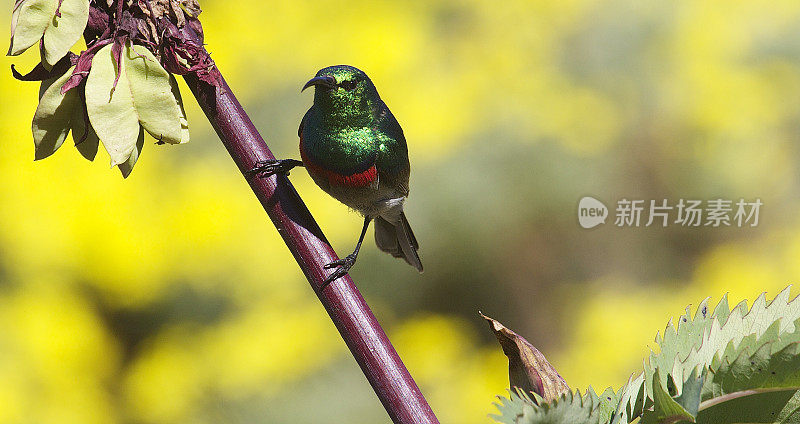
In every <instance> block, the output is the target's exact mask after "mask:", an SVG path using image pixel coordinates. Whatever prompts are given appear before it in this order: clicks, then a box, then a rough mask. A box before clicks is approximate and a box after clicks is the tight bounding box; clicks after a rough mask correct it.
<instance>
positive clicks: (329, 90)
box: [303, 65, 381, 125]
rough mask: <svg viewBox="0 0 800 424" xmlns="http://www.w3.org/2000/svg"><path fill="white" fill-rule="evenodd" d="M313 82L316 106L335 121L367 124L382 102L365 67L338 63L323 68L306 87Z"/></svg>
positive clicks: (343, 123)
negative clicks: (359, 67) (365, 71)
mask: <svg viewBox="0 0 800 424" xmlns="http://www.w3.org/2000/svg"><path fill="white" fill-rule="evenodd" d="M312 85H313V86H314V106H316V107H318V108H320V109H321V112H323V116H325V117H326V118H328V119H330V120H332V122H333V123H339V124H342V125H356V124H365V123H366V122H368V121H369V120H370V119H371V118H372V117H373V114H375V113H376V112H377V109H378V107H379V106H380V104H381V98H380V96H379V95H378V90H376V89H375V85H374V84H372V81H371V80H370V79H369V77H368V76H367V74H365V73H364V71H362V70H360V69H358V68H355V67H352V66H348V65H336V66H329V67H327V68H322V69H320V70H319V72H317V75H316V76H315V77H314V78H312V79H311V80H309V81H308V82H307V83H306V85H305V86H303V90H305V89H306V88H308V87H311V86H312Z"/></svg>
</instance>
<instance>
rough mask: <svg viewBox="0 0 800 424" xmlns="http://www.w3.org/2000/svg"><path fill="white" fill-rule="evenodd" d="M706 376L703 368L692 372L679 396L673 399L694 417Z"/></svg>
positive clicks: (698, 406)
mask: <svg viewBox="0 0 800 424" xmlns="http://www.w3.org/2000/svg"><path fill="white" fill-rule="evenodd" d="M706 376H707V373H706V370H705V368H704V369H703V370H702V371H700V369H699V368H695V369H694V370H692V373H691V374H689V377H688V378H687V379H686V381H684V382H683V387H682V390H681V395H680V396H678V397H676V398H675V402H678V404H680V405H681V406H682V407H683V408H684V409H685V410H686V411H687V412H689V414H691V415H692V416H695V417H696V416H697V411H698V410H699V409H700V396H701V393H702V391H703V383H704V382H705V381H706Z"/></svg>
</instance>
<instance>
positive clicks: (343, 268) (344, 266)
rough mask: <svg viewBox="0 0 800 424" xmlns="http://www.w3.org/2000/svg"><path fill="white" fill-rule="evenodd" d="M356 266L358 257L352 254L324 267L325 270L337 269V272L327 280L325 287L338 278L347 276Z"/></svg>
mask: <svg viewBox="0 0 800 424" xmlns="http://www.w3.org/2000/svg"><path fill="white" fill-rule="evenodd" d="M355 264H356V255H354V254H352V253H351V254H349V255H347V256H345V257H344V258H342V259H339V260H336V261H333V262H331V263H329V264H327V265H325V266H324V268H325V269H331V268H336V271H333V272H332V273H331V275H329V276H328V278H326V279H325V282H324V283H323V287H325V286H327V285H328V284H330V283H331V282H333V281H334V280H336V279H337V278H339V277H341V276H343V275H345V274H347V273H348V272H349V271H350V268H352V267H353V265H355Z"/></svg>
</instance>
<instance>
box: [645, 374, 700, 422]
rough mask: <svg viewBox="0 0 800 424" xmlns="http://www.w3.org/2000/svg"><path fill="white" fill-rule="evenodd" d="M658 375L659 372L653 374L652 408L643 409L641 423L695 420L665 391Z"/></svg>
mask: <svg viewBox="0 0 800 424" xmlns="http://www.w3.org/2000/svg"><path fill="white" fill-rule="evenodd" d="M658 375H659V372H656V373H655V374H654V375H653V408H652V409H650V410H645V411H644V414H643V415H642V420H641V423H642V424H657V423H680V422H695V421H694V418H695V417H694V416H693V415H692V414H691V413H689V411H687V410H686V408H684V407H683V406H681V404H679V403H678V402H677V401H676V400H675V399H673V398H672V396H670V395H669V393H667V391H666V390H665V389H664V386H662V385H661V381H660V379H659V376H658Z"/></svg>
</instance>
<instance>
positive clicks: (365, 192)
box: [247, 65, 422, 284]
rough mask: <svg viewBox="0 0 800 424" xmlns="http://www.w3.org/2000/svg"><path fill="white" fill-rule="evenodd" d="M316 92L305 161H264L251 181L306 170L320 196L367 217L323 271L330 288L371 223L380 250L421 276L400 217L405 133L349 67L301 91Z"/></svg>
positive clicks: (305, 128)
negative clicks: (351, 243) (351, 245)
mask: <svg viewBox="0 0 800 424" xmlns="http://www.w3.org/2000/svg"><path fill="white" fill-rule="evenodd" d="M312 86H313V87H314V104H313V105H312V106H311V108H310V109H308V112H306V114H305V116H303V119H302V121H301V122H300V128H299V129H298V130H297V135H298V136H299V137H300V157H301V159H302V162H301V161H298V160H295V159H283V160H266V161H259V162H258V163H257V164H256V166H255V167H254V168H253V169H251V170H249V171H248V172H247V173H248V175H259V176H261V177H267V176H270V175H272V174H276V173H288V172H289V170H291V169H292V168H294V167H295V166H304V167H305V168H306V170H307V171H308V174H309V175H311V178H312V179H313V180H314V182H315V183H317V185H318V186H319V187H320V188H322V190H324V191H325V192H326V193H328V194H330V195H331V196H332V197H334V198H335V199H337V200H338V201H340V202H342V203H344V204H345V205H347V206H349V207H350V208H352V209H354V210H356V211H358V212H359V213H361V215H363V216H364V226H363V228H362V229H361V235H360V236H359V238H358V243H356V248H355V250H353V253H351V254H349V255H347V256H345V257H344V258H343V259H339V260H337V261H333V262H331V263H329V264H327V265H325V268H326V269H331V268H336V270H335V271H334V272H333V273H331V275H330V276H328V278H327V279H326V280H325V283H326V284H327V283H330V282H331V281H334V280H335V279H337V278H339V277H341V276H342V275H344V274H346V273H347V272H348V271H349V270H350V268H352V267H353V265H354V264H355V263H356V258H357V257H358V251H359V250H360V249H361V243H362V242H363V241H364V235H365V234H366V233H367V229H368V228H369V224H370V222H372V221H373V220H374V221H375V243H376V244H377V245H378V248H380V249H381V250H382V251H384V252H386V253H389V254H391V255H392V256H394V257H396V258H403V259H405V261H406V262H408V263H409V265H411V266H413V267H414V268H416V269H417V270H418V271H419V272H422V262H420V259H419V255H418V254H417V250H419V243H417V239H416V237H414V232H413V231H411V226H410V225H409V224H408V220H407V219H406V215H405V213H403V203H404V202H405V200H406V198H407V197H408V177H409V173H410V170H411V167H410V165H409V162H408V147H407V145H406V139H405V136H404V135H403V129H402V128H400V124H399V123H398V122H397V119H395V117H394V115H392V112H391V111H390V110H389V108H388V107H387V106H386V103H384V102H383V100H381V97H380V96H379V95H378V90H377V89H376V88H375V84H373V83H372V80H370V79H369V77H368V76H367V74H365V73H364V72H363V71H361V70H360V69H357V68H355V67H352V66H348V65H337V66H329V67H327V68H323V69H320V70H319V71H318V72H317V74H316V76H314V78H311V79H310V80H309V81H308V82H307V83H306V84H305V85H304V86H303V88H302V90H301V91H304V90H305V89H307V88H309V87H312Z"/></svg>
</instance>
